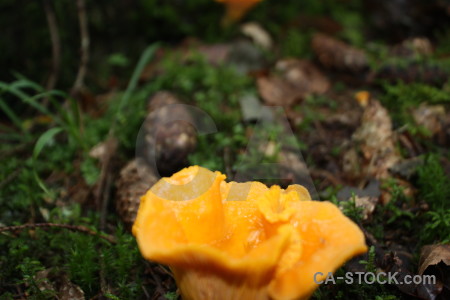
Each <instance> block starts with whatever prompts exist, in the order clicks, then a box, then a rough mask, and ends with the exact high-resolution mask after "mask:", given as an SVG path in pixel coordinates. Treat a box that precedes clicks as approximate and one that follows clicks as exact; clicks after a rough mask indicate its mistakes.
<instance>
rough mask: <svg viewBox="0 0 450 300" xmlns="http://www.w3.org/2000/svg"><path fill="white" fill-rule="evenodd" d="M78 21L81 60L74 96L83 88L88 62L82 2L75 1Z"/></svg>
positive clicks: (85, 23)
mask: <svg viewBox="0 0 450 300" xmlns="http://www.w3.org/2000/svg"><path fill="white" fill-rule="evenodd" d="M77 11H78V20H79V23H80V38H81V48H80V52H81V60H80V67H79V69H78V74H77V77H76V79H75V83H74V84H73V87H72V91H71V95H72V96H74V95H75V94H77V93H78V92H79V91H80V90H81V89H82V88H83V87H84V77H85V76H86V71H87V64H88V62H89V43H90V42H89V29H88V22H87V14H86V5H85V2H84V0H77Z"/></svg>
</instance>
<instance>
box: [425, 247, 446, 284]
mask: <svg viewBox="0 0 450 300" xmlns="http://www.w3.org/2000/svg"><path fill="white" fill-rule="evenodd" d="M440 262H443V263H444V264H445V265H446V266H447V267H450V244H447V245H427V246H424V247H423V248H422V251H421V253H420V263H419V274H420V275H422V274H423V273H425V271H426V270H427V268H428V267H430V266H436V265H437V264H439V263H440ZM447 275H448V276H450V274H447ZM449 279H450V278H449Z"/></svg>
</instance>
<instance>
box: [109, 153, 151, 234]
mask: <svg viewBox="0 0 450 300" xmlns="http://www.w3.org/2000/svg"><path fill="white" fill-rule="evenodd" d="M138 168H139V169H138ZM157 180H158V176H157V175H156V174H155V172H154V171H153V170H152V169H151V168H149V167H148V166H147V164H146V163H145V162H143V161H142V160H140V159H134V160H132V161H130V162H129V163H128V164H127V165H126V166H125V167H124V168H123V169H122V170H121V171H120V177H119V179H118V180H117V182H116V187H117V195H116V210H117V213H118V215H119V217H120V219H121V220H122V222H123V223H124V224H125V226H126V227H127V229H131V226H132V225H133V223H134V220H135V219H136V214H137V211H138V209H139V204H140V201H141V197H142V196H143V195H144V194H145V193H146V192H147V190H148V189H150V187H151V186H152V185H153V184H155V183H156V181H157Z"/></svg>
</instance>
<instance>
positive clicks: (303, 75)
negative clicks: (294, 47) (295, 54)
mask: <svg viewBox="0 0 450 300" xmlns="http://www.w3.org/2000/svg"><path fill="white" fill-rule="evenodd" d="M275 69H276V70H277V71H279V72H281V73H282V76H283V78H284V79H285V80H286V82H288V83H289V84H291V85H292V86H294V87H296V88H297V89H299V90H301V91H303V92H304V94H305V95H309V94H323V93H325V92H326V91H328V90H329V88H330V85H331V84H330V81H329V80H328V78H327V77H326V76H325V75H324V74H323V73H322V72H321V71H320V70H319V69H318V68H317V67H316V66H315V65H314V64H313V63H311V62H310V61H307V60H298V59H292V58H291V59H283V60H280V61H278V62H277V63H276V65H275Z"/></svg>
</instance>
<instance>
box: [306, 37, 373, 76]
mask: <svg viewBox="0 0 450 300" xmlns="http://www.w3.org/2000/svg"><path fill="white" fill-rule="evenodd" d="M312 49H313V51H314V53H315V54H316V56H317V59H318V60H319V61H320V63H321V64H322V65H323V66H324V67H326V68H331V69H336V70H338V71H350V72H355V73H356V72H361V71H365V70H366V69H368V60H367V56H366V53H365V52H364V51H362V50H360V49H356V48H354V47H352V46H350V45H348V44H346V43H344V42H342V41H339V40H336V39H334V38H332V37H330V36H327V35H324V34H321V33H318V34H315V35H314V37H313V39H312Z"/></svg>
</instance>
